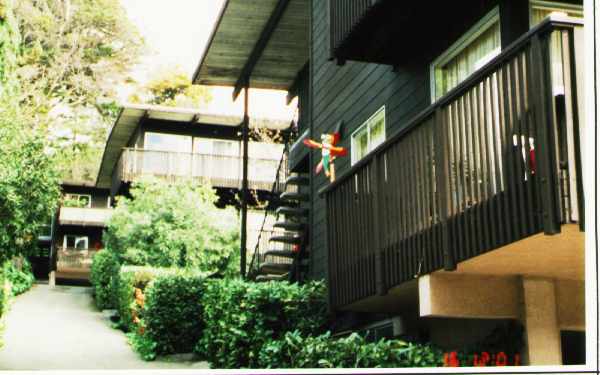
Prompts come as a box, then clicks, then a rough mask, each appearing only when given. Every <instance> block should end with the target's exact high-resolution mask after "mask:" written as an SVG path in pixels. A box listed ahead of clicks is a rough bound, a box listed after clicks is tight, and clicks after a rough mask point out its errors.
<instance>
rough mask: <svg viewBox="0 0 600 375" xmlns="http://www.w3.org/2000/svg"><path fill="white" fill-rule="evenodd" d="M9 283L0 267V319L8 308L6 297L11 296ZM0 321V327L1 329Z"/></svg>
mask: <svg viewBox="0 0 600 375" xmlns="http://www.w3.org/2000/svg"><path fill="white" fill-rule="evenodd" d="M10 289H11V288H10V283H9V282H8V279H7V278H6V274H5V272H4V270H3V269H2V268H0V319H1V318H2V316H3V315H4V313H5V312H6V310H7V309H8V299H9V298H10V296H11V294H12V293H11V290H10ZM1 325H2V323H1V321H0V329H1Z"/></svg>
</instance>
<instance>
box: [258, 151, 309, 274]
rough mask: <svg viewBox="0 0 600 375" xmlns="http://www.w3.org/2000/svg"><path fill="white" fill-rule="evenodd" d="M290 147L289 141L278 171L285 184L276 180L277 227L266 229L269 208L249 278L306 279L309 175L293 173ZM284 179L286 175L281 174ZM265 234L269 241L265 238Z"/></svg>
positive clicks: (278, 178)
mask: <svg viewBox="0 0 600 375" xmlns="http://www.w3.org/2000/svg"><path fill="white" fill-rule="evenodd" d="M287 153H288V147H287V145H286V147H285V149H284V152H283V155H282V158H281V162H280V165H279V167H278V171H277V179H276V181H277V180H280V178H281V177H282V174H283V177H284V178H285V183H284V184H283V185H281V184H277V183H275V184H274V185H273V191H272V192H273V193H274V194H277V193H279V198H280V199H279V202H278V205H277V206H278V207H275V210H274V211H275V215H276V222H275V224H273V230H266V229H265V223H266V221H267V220H266V219H267V216H268V215H269V214H270V213H272V212H273V211H270V212H269V211H265V218H264V220H263V225H262V226H263V227H262V229H261V231H260V234H259V238H258V241H257V245H256V248H255V250H254V254H253V255H252V260H251V261H250V266H249V267H250V269H249V270H248V273H247V275H248V279H250V280H255V281H269V280H288V281H291V282H293V281H302V280H303V279H304V278H305V273H306V271H307V269H306V268H307V239H308V233H307V229H308V225H307V220H308V213H309V211H308V208H306V206H307V205H308V202H309V195H308V194H307V193H306V192H303V191H305V190H306V189H308V185H309V183H310V180H309V178H308V176H307V175H301V174H297V173H296V174H290V173H289V170H288V166H287ZM281 180H283V178H281ZM263 234H266V235H269V236H270V237H269V239H268V241H261V238H260V237H261V236H262V235H263Z"/></svg>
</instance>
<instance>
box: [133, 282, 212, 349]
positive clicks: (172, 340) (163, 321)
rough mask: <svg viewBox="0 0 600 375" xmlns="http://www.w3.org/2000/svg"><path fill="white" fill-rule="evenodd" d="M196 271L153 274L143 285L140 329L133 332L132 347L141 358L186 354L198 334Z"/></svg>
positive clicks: (199, 311) (200, 324) (199, 287)
mask: <svg viewBox="0 0 600 375" xmlns="http://www.w3.org/2000/svg"><path fill="white" fill-rule="evenodd" d="M203 280H204V277H203V276H202V275H200V274H191V273H183V272H178V273H175V274H163V275H160V276H157V277H156V279H154V280H153V281H152V282H151V283H150V284H149V285H148V287H147V288H146V290H145V293H144V296H145V303H144V308H143V313H142V315H143V317H144V318H143V321H142V326H143V330H141V331H140V330H138V331H137V332H136V333H135V334H136V335H137V336H139V337H137V338H135V339H134V345H133V346H134V348H135V349H136V351H138V352H139V353H140V354H142V357H143V358H144V359H153V358H154V357H155V356H156V355H157V354H175V353H188V352H191V351H192V350H193V348H194V345H195V344H196V343H197V342H198V340H199V339H200V336H201V335H202V328H203V322H202V284H203Z"/></svg>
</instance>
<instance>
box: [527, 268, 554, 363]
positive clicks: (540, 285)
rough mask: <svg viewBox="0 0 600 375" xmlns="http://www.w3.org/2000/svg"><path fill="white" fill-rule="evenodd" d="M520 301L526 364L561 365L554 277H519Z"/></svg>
mask: <svg viewBox="0 0 600 375" xmlns="http://www.w3.org/2000/svg"><path fill="white" fill-rule="evenodd" d="M523 302H524V311H523V318H524V323H525V335H526V338H525V339H526V342H527V347H528V350H527V351H528V357H529V364H530V365H560V364H562V354H561V347H560V327H559V321H558V313H557V307H556V288H555V285H554V280H552V279H542V278H523Z"/></svg>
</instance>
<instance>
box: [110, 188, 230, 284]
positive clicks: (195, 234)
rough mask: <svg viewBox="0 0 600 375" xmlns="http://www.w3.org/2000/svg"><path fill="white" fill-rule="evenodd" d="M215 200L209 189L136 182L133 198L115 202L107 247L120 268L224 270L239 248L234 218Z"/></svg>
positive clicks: (132, 189) (132, 193)
mask: <svg viewBox="0 0 600 375" xmlns="http://www.w3.org/2000/svg"><path fill="white" fill-rule="evenodd" d="M216 200H217V196H216V194H215V193H214V191H213V190H212V189H211V188H210V187H208V186H198V185H193V184H191V183H190V182H179V183H175V184H165V183H164V182H163V183H161V182H159V181H156V180H147V181H143V182H140V183H138V184H135V185H134V186H132V188H131V198H126V197H123V198H119V200H118V201H117V206H116V209H115V211H114V214H113V215H112V217H111V219H110V221H109V223H108V227H107V229H106V231H105V233H104V236H103V240H104V243H105V246H106V248H107V249H108V250H109V251H111V252H113V253H114V254H116V256H117V258H118V259H119V261H120V262H121V263H123V264H130V265H149V266H155V267H172V266H178V267H188V268H193V269H195V270H198V271H201V272H207V273H214V272H222V271H223V270H224V269H226V268H227V264H228V262H229V260H230V258H233V255H232V254H233V252H234V251H235V249H236V248H237V246H238V236H239V234H238V231H237V222H238V220H237V216H236V213H235V211H233V210H232V209H218V208H216V207H215V205H214V203H215V202H216Z"/></svg>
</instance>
